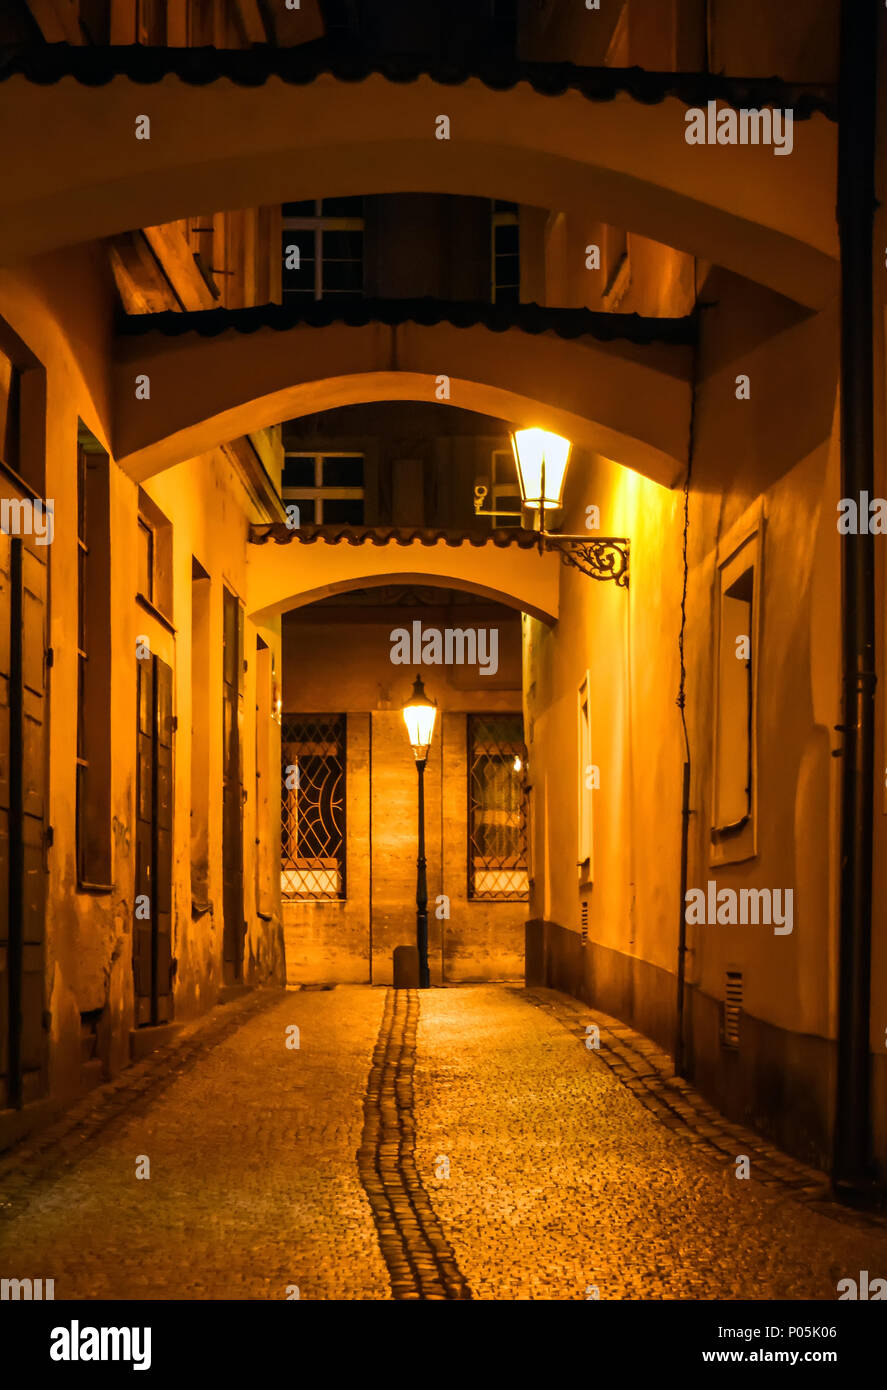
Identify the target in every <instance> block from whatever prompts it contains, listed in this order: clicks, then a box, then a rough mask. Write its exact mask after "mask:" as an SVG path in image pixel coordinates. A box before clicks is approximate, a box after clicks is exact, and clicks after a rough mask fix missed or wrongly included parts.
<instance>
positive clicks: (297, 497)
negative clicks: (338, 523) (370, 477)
mask: <svg viewBox="0 0 887 1390" xmlns="http://www.w3.org/2000/svg"><path fill="white" fill-rule="evenodd" d="M287 459H313V460H314V486H313V487H307V486H305V487H286V486H284V487H283V489H282V490H281V496H282V497H283V500H284V502H295V503H296V505H297V506H298V504H299V502H313V503H314V522H313V523H311V524H313V525H315V526H324V525H329V524H330V523H329V522H324V519H323V504H324V501H330V502H340V501H343V502H352V501H355V502H356V501H361V502H363V503H364V518H366V455H365V454H362V453H360V452H358V451H357V450H355V449H324V450H323V451H322V452H321V453H314V451H313V450H304V449H287V451H286V453H285V454H284V467H285V466H286V460H287ZM324 459H363V466H364V486H363V487H324V485H323V461H324Z"/></svg>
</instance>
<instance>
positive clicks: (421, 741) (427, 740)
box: [403, 675, 437, 762]
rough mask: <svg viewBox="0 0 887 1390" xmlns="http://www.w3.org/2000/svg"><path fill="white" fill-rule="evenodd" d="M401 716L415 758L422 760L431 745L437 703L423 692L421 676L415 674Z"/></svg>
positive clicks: (418, 760) (426, 755)
mask: <svg viewBox="0 0 887 1390" xmlns="http://www.w3.org/2000/svg"><path fill="white" fill-rule="evenodd" d="M403 717H404V722H405V724H406V726H407V733H408V734H409V736H410V743H411V745H412V749H413V752H414V753H415V755H416V760H417V762H423V761H424V760H425V758H427V757H428V749H429V748H430V746H431V738H432V735H433V733H434V721H435V719H436V718H437V705H436V704H435V703H434V702H433V701H432V700H429V698H428V696H427V695H426V694H425V687H424V685H423V684H422V677H421V676H418V675H417V676H416V679H415V682H414V684H413V693H412V695H411V696H410V698H409V700H407V702H406V704H405V705H404V707H403Z"/></svg>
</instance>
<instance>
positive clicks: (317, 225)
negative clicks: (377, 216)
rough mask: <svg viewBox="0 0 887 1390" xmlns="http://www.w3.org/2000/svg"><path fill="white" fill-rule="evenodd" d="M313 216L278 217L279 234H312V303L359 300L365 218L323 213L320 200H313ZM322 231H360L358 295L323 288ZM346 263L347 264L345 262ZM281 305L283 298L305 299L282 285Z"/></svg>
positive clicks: (363, 254) (304, 295) (361, 291)
mask: <svg viewBox="0 0 887 1390" xmlns="http://www.w3.org/2000/svg"><path fill="white" fill-rule="evenodd" d="M313 201H314V215H313V216H312V217H287V216H282V217H281V233H282V234H283V235H285V234H286V233H287V232H313V233H314V300H315V302H316V301H318V300H321V299H346V298H349V297H352V296H354V297H358V298H361V299H362V298H363V297H364V296H365V293H366V287H365V274H364V272H365V270H366V218H365V217H334V216H332V215H331V214H325V213H324V212H323V199H322V198H315V199H314V200H313ZM324 232H360V233H361V234H362V235H363V238H364V240H363V242H362V245H361V256H360V271H361V274H360V281H361V285H360V291H359V294H358V293H357V292H356V291H353V290H331V289H326V290H325V289H324V284H323V234H324ZM349 263H350V262H349ZM281 298H282V302H283V303H284V304H285V303H286V301H287V299H288V298H289V299H290V300H299V299H306V298H307V294H306V293H303V292H302V291H299V290H287V288H286V286H285V285H284V286H283V289H282V292H281Z"/></svg>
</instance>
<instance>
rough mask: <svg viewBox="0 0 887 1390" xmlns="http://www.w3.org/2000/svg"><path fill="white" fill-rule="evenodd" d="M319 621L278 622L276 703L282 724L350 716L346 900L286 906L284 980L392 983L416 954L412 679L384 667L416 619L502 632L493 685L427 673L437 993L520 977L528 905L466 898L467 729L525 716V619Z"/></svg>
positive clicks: (492, 613)
mask: <svg viewBox="0 0 887 1390" xmlns="http://www.w3.org/2000/svg"><path fill="white" fill-rule="evenodd" d="M322 614H323V616H325V617H329V615H330V610H329V609H326V610H320V609H316V610H315V612H314V616H313V617H312V616H310V610H304V612H303V614H301V615H300V614H295V613H294V614H291V615H289V616H287V617H285V618H284V621H283V632H284V638H283V654H284V655H283V660H284V668H283V669H284V683H283V701H284V709H285V711H286V712H287V713H298V712H302V713H324V712H326V713H344V714H345V715H346V717H347V736H346V770H347V776H346V876H347V890H346V899H345V900H344V901H342V902H329V903H320V902H296V901H284V903H283V921H284V928H285V936H286V953H287V980H288V982H289V983H290V984H298V983H302V982H307V981H333V982H340V981H341V982H344V981H348V980H364V981H369V980H372V982H373V983H375V984H385V983H390V982H391V980H392V974H393V956H394V950H395V948H396V947H397V946H401V945H405V946H409V945H414V944H415V939H416V909H415V899H416V853H417V810H416V803H417V795H418V793H417V777H416V768H415V760H414V758H413V754H412V751H411V749H410V746H409V742H408V739H407V736H406V729H405V727H404V722H403V716H402V713H401V709H402V706H403V704H404V702H405V701H406V700H407V699H408V698H409V695H410V692H411V689H412V682H413V678H414V675H415V669H414V668H413V667H411V666H396V665H392V664H391V662H390V659H389V658H390V652H391V643H390V632H391V631H392V630H393V629H394V628H397V627H409V625H410V623H411V622H412V621H413V620H414V619H415V618H418V619H419V620H420V621H421V622H422V623H423V625H424V626H425V627H426V628H427V627H428V626H439V627H440V626H459V627H468V626H472V625H474V624H479V623H480V622H482V621H483V622H485V623H490V622H491V621H492V622H494V623H495V625H496V627H497V628H498V630H499V669H498V671H497V672H496V674H495V675H490V676H482V675H480V674H479V673H478V671H477V669H476V668H470V667H467V666H466V667H459V666H425V667H422V668H421V670H422V675H423V680H424V682H425V687H426V690H427V691H428V694H429V695H430V696H431V698H433V699H435V700H437V702H438V706H439V709H440V713H439V715H438V725H437V728H436V730H435V738H434V742H433V744H432V747H431V750H430V753H429V757H428V763H427V767H426V772H425V799H426V819H425V826H426V857H427V860H428V895H429V965H430V971H431V980H432V984H435V983H437V984H440V983H456V982H458V981H462V980H488V979H519V978H521V976H522V974H523V944H524V922H525V920H526V915H527V907H526V903H525V902H494V901H487V900H470V899H469V897H468V869H467V856H468V786H467V777H468V760H467V729H466V716H467V714H468V713H469V712H474V713H482V712H484V711H485V710H508V711H514V712H515V713H518V712H519V711H520V624H519V619H518V618H516V616H515V615H514V614H513V613H512V612H510V611H509V610H507V609H501V610H498V611H497V610H496V609H495V608H493V609H491V608H489V607H488V606H483V607H474V606H473V605H466V606H464V607H463V606H453V607H452V608H451V610H450V616H449V617H446V614H445V610H444V609H442V608H437V607H426V608H425V609H424V610H423V609H421V608H410V609H402V608H397V607H392V608H391V609H390V610H389V615H388V616H386V617H384V618H380V617H379V615H378V611H375V613H374V615H373V617H372V620H369V619H368V620H367V621H364V622H354V621H353V616H354V610H353V609H352V610H350V611H346V610H344V609H343V610H342V612H341V614H340V617H341V618H342V621H334V620H332V621H327V622H324V621H322V617H321V615H322ZM333 617H335V615H333ZM346 618H347V619H348V620H347V621H346V620H345V619H346ZM345 653H347V660H345V659H343V654H345ZM441 895H446V897H447V899H448V900H449V901H448V905H447V906H446V907H444V905H443V904H441V903H439V902H438V899H439V897H440V896H441ZM438 911H440V913H441V915H440V916H438V915H437V913H438ZM446 911H448V912H449V917H447V916H445V915H444V913H445V912H446Z"/></svg>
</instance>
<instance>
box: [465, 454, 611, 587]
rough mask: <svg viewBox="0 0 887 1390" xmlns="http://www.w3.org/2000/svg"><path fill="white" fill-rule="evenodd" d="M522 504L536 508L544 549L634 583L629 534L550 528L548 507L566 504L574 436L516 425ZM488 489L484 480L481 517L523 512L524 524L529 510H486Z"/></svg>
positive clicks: (478, 505) (593, 573) (596, 574)
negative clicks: (571, 533) (630, 578)
mask: <svg viewBox="0 0 887 1390" xmlns="http://www.w3.org/2000/svg"><path fill="white" fill-rule="evenodd" d="M511 447H512V449H513V451H514V462H515V466H516V468H517V480H518V484H519V486H520V495H521V505H522V507H524V508H526V509H527V510H528V511H531V512H533V513H534V526H533V528H532V530H533V534H534V535H535V536H536V537H537V538H538V541H539V549H540V551H542V550H557V551H559V552H560V556H561V559H562V560H563V562H564V564H567V565H573V566H574V567H575V568H576V569H578V570H581V571H582V573H583V574H587V575H588V576H589V577H590V578H592V579H613V580H615V582H616V583H617V584H618V585H619V586H620V588H623V589H627V588H628V557H629V544H628V541H627V540H626V538H625V537H624V536H591V535H586V536H565V535H561V534H560V533H559V532H555V531H548V530H546V527H545V516H546V513H547V512H556V511H560V510H561V508H562V507H563V496H564V482H565V480H566V476H567V465H568V463H569V461H570V450H571V448H572V446H571V444H570V441H569V439H564V438H563V436H562V435H559V434H552V432H551V431H550V430H543V429H537V428H533V429H525V430H515V431H514V433H513V434H512V436H511ZM486 497H487V488H486V487H485V486H484V485H483V484H479V485H478V486H477V487H475V489H474V511H475V515H476V516H489V517H500V516H501V517H518V518H520V521H521V525H523V519H524V514H523V512H522V511H521V512H500V511H497V510H496V509H495V508H494V509H493V510H491V511H484V509H483V506H484V502H485V501H486Z"/></svg>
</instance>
